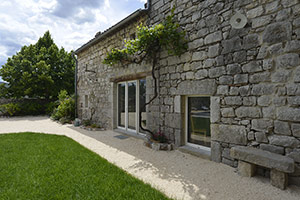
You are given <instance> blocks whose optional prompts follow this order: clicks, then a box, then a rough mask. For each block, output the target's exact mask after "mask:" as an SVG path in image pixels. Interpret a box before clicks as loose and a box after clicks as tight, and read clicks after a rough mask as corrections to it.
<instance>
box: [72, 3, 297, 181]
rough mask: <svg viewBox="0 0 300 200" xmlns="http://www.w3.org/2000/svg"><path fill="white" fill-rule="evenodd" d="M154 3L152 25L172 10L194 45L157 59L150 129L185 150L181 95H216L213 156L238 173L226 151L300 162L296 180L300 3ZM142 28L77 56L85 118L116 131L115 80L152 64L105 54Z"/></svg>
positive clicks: (213, 98)
mask: <svg viewBox="0 0 300 200" xmlns="http://www.w3.org/2000/svg"><path fill="white" fill-rule="evenodd" d="M151 4H152V5H151V11H150V13H149V14H150V16H149V22H148V23H149V24H157V23H159V22H161V20H162V19H163V18H164V17H165V16H166V15H168V14H170V7H171V6H173V5H175V6H176V9H175V14H176V17H177V19H178V21H179V22H180V25H181V26H182V28H183V29H184V30H185V31H186V32H187V39H188V40H189V44H188V45H189V49H188V51H187V52H186V53H185V54H183V55H182V56H180V57H175V56H169V55H168V53H167V52H166V51H163V52H161V53H160V60H159V66H160V70H159V71H158V72H157V76H158V77H159V97H158V98H157V99H156V100H155V101H154V102H153V103H152V104H151V105H150V106H149V107H148V109H147V111H148V113H147V116H148V118H147V126H148V127H149V128H151V129H152V130H155V131H156V130H161V131H162V132H163V133H165V134H166V135H167V136H168V137H169V139H170V140H171V141H173V142H174V143H175V144H176V146H181V145H184V144H186V141H185V126H186V125H185V117H184V115H185V101H184V99H185V97H186V96H188V95H203V96H210V100H211V134H212V143H211V158H212V160H214V161H216V162H222V163H225V164H228V165H230V166H234V167H236V165H237V162H236V161H235V160H234V159H233V158H231V157H230V154H229V151H230V148H231V147H233V146H252V147H255V148H259V149H263V150H266V151H271V152H274V153H277V154H281V155H285V156H289V157H291V158H293V159H294V160H295V162H296V171H295V173H293V174H292V175H291V178H290V180H292V182H294V183H298V184H300V178H299V177H300V58H299V53H300V2H299V0H173V1H172V3H171V0H152V1H151ZM236 12H240V13H242V14H244V15H245V16H246V17H247V20H248V22H247V25H246V26H245V27H244V28H242V29H233V28H232V27H231V25H230V23H229V21H230V18H231V17H232V16H233V15H234V14H235V13H236ZM140 20H142V21H145V20H146V19H145V18H143V19H140ZM138 24H139V21H137V22H135V23H132V24H129V25H128V26H127V27H124V28H123V29H121V30H120V31H118V32H116V33H114V34H113V35H111V36H110V37H108V38H106V39H103V40H102V41H100V42H99V43H97V44H96V45H93V46H91V47H90V48H88V49H86V50H84V51H83V52H81V53H80V54H79V55H78V60H79V72H78V76H79V84H78V94H79V104H78V105H79V116H80V117H81V118H83V119H92V120H93V121H97V122H101V123H102V124H103V125H104V126H105V127H106V128H109V129H112V128H115V127H116V125H115V123H116V119H114V118H116V116H115V114H114V113H116V112H115V109H116V84H115V83H113V82H111V81H110V80H111V78H114V77H120V76H123V75H130V74H135V73H139V72H147V71H150V70H151V67H150V66H149V64H146V63H143V64H142V65H140V66H137V65H126V66H123V67H122V66H114V67H109V66H106V65H103V64H102V60H103V59H104V57H105V55H106V52H108V51H109V50H110V49H111V48H112V47H121V46H122V45H123V43H122V41H123V39H124V38H129V36H130V35H131V34H132V33H134V31H135V27H136V25H138ZM91 71H94V72H91ZM146 93H147V96H148V99H149V95H152V94H153V82H152V79H151V77H148V78H147V92H146ZM85 95H87V97H88V100H89V103H88V106H87V107H85Z"/></svg>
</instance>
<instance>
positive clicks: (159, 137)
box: [152, 131, 168, 143]
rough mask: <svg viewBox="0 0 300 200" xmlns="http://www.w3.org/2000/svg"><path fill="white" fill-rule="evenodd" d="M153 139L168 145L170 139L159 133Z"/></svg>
mask: <svg viewBox="0 0 300 200" xmlns="http://www.w3.org/2000/svg"><path fill="white" fill-rule="evenodd" d="M152 139H153V140H154V141H157V142H160V143H166V142H168V138H167V137H166V136H165V134H163V133H162V132H160V131H158V132H157V133H155V134H153V136H152Z"/></svg>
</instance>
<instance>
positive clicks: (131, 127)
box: [118, 79, 146, 133]
mask: <svg viewBox="0 0 300 200" xmlns="http://www.w3.org/2000/svg"><path fill="white" fill-rule="evenodd" d="M145 85H146V80H145V79H142V80H135V81H127V82H122V83H119V84H118V128H121V129H125V130H126V131H130V132H135V133H138V132H139V127H140V126H139V110H140V109H141V104H142V103H144V99H143V98H142V99H143V100H142V101H141V96H142V97H145V95H146V90H145V87H144V86H145ZM141 86H142V88H143V89H142V90H141ZM142 115H143V113H142ZM142 120H143V119H142ZM143 121H145V120H143Z"/></svg>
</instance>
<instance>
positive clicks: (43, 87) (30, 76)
mask: <svg viewBox="0 0 300 200" xmlns="http://www.w3.org/2000/svg"><path fill="white" fill-rule="evenodd" d="M74 68H75V63H74V61H73V59H72V55H71V53H68V52H67V51H65V50H64V48H61V49H59V48H58V47H57V46H56V44H55V43H54V41H53V39H52V38H51V35H50V32H49V31H47V32H46V33H45V34H44V36H43V37H41V38H40V39H39V40H38V41H37V43H36V44H31V45H29V46H23V47H22V48H21V50H20V52H17V53H16V55H13V56H12V57H11V58H8V60H7V62H6V64H5V65H3V66H2V68H1V69H0V76H2V79H3V80H4V81H6V82H8V85H6V86H5V85H4V84H1V85H0V96H2V97H6V98H16V99H19V98H23V97H25V96H26V97H29V98H40V99H49V100H53V99H56V98H57V95H58V93H59V91H61V90H62V89H65V90H67V91H68V93H73V91H74V71H75V70H74Z"/></svg>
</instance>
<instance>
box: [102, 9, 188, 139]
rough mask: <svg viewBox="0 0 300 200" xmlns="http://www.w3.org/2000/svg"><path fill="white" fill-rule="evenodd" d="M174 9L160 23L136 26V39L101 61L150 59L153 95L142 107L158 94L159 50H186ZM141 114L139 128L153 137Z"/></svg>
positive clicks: (115, 61) (176, 51)
mask: <svg viewBox="0 0 300 200" xmlns="http://www.w3.org/2000/svg"><path fill="white" fill-rule="evenodd" d="M174 11H175V7H173V9H171V14H170V15H169V16H167V17H166V18H165V20H164V21H163V22H162V23H160V24H157V25H154V26H151V27H148V26H143V25H140V26H138V27H137V37H136V39H134V40H127V41H125V47H124V48H122V49H116V48H114V49H112V50H111V51H110V52H108V54H107V56H106V58H105V59H104V61H103V63H104V64H107V65H110V66H112V65H114V64H116V63H121V64H123V65H124V64H128V63H137V64H139V63H141V62H142V61H143V60H145V59H147V60H150V61H152V78H153V80H154V95H153V97H152V98H151V99H150V100H149V101H148V102H147V103H145V104H144V106H143V108H145V107H146V106H147V105H149V104H150V103H151V102H152V101H153V100H154V99H155V98H156V97H157V96H158V91H157V90H158V89H157V78H156V76H155V70H158V69H159V66H158V67H156V64H157V60H158V59H159V53H160V51H161V50H164V49H166V50H167V51H168V53H169V54H170V55H176V56H180V55H181V54H183V53H184V52H186V51H187V48H188V46H187V39H186V32H185V31H183V30H181V28H180V25H179V23H178V22H177V21H176V20H175V15H174ZM141 110H143V109H141ZM140 112H141V111H140ZM141 116H142V115H141V113H140V118H139V121H140V124H141V129H142V130H143V131H146V132H148V133H150V134H151V136H152V137H153V135H154V133H153V132H152V131H151V130H149V129H146V128H144V127H143V123H142V122H141V120H142V119H141Z"/></svg>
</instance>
